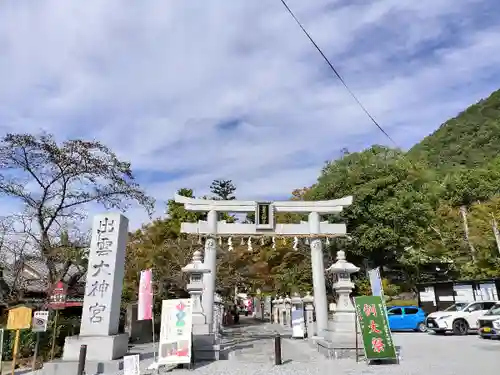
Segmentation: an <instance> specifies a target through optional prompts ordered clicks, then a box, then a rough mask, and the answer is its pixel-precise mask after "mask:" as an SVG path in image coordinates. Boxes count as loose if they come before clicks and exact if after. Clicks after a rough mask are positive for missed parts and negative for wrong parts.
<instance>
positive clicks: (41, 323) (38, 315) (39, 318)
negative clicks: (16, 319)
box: [31, 311, 49, 332]
mask: <svg viewBox="0 0 500 375" xmlns="http://www.w3.org/2000/svg"><path fill="white" fill-rule="evenodd" d="M48 323H49V312H48V311H35V313H34V314H33V321H32V322H31V330H32V331H33V332H46V331H47V324H48Z"/></svg>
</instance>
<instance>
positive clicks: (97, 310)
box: [89, 302, 106, 323]
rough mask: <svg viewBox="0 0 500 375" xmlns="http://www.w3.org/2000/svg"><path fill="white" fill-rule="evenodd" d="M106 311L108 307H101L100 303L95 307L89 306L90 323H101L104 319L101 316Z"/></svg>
mask: <svg viewBox="0 0 500 375" xmlns="http://www.w3.org/2000/svg"><path fill="white" fill-rule="evenodd" d="M105 310H106V306H104V305H100V304H99V303H98V302H96V303H95V304H94V305H91V306H89V312H90V319H89V320H90V323H101V322H102V319H103V318H102V316H101V314H102V313H103V312H104V311H105Z"/></svg>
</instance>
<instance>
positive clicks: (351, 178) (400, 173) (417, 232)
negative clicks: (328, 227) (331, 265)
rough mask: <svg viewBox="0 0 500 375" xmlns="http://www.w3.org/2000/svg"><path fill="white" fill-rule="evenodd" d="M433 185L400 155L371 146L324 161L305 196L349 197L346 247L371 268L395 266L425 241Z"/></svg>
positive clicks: (345, 218)
mask: <svg viewBox="0 0 500 375" xmlns="http://www.w3.org/2000/svg"><path fill="white" fill-rule="evenodd" d="M434 181H435V176H434V174H433V173H432V171H428V170H427V169H426V168H425V167H424V166H420V165H418V164H416V163H412V162H411V161H409V160H408V159H406V158H405V157H404V153H403V152H402V151H400V150H393V149H389V148H386V147H381V146H373V147H371V148H369V149H367V150H365V151H362V152H358V153H350V154H347V155H346V156H344V157H342V158H340V159H338V160H335V161H333V162H330V163H327V165H326V166H325V167H324V169H323V171H322V173H321V176H320V177H319V179H318V182H317V184H315V185H314V186H313V187H312V188H311V190H310V191H308V192H307V193H306V194H305V197H306V198H309V199H312V200H327V199H336V198H341V197H343V196H347V195H353V196H354V201H353V204H352V205H351V206H349V207H348V208H347V209H346V210H345V211H344V212H343V213H342V215H341V217H342V220H341V221H344V222H347V228H348V232H349V233H350V235H351V237H352V241H350V242H348V243H346V249H347V250H349V251H350V253H351V254H355V255H358V256H360V257H364V258H367V259H368V260H369V261H370V263H371V265H372V266H378V265H387V264H391V265H394V264H396V263H397V257H398V253H399V252H401V251H402V250H403V249H404V248H405V247H407V246H419V245H420V244H421V243H422V242H423V241H424V240H425V238H426V235H427V233H428V231H429V229H428V227H429V223H430V222H431V220H432V219H433V218H434V215H435V210H436V208H437V206H438V203H439V192H440V186H439V184H437V183H435V182H434ZM336 220H338V219H336Z"/></svg>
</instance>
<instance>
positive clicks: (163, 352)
mask: <svg viewBox="0 0 500 375" xmlns="http://www.w3.org/2000/svg"><path fill="white" fill-rule="evenodd" d="M192 331H193V310H192V306H191V299H187V298H186V299H167V300H164V301H163V303H162V309H161V328H160V344H159V346H160V350H159V355H158V364H161V365H164V364H182V363H191V341H192Z"/></svg>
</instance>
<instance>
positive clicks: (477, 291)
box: [417, 279, 500, 313]
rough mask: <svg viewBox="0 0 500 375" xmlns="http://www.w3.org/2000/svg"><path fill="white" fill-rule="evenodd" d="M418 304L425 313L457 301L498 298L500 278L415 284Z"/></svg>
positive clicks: (444, 307)
mask: <svg viewBox="0 0 500 375" xmlns="http://www.w3.org/2000/svg"><path fill="white" fill-rule="evenodd" d="M417 288H418V305H419V306H420V307H421V308H422V309H423V310H424V311H425V312H427V313H431V312H434V311H439V310H444V309H446V308H447V307H449V306H451V305H453V304H454V303H457V302H473V301H481V300H496V301H498V300H499V298H498V297H499V295H500V279H484V280H448V281H436V282H427V283H421V284H417Z"/></svg>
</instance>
